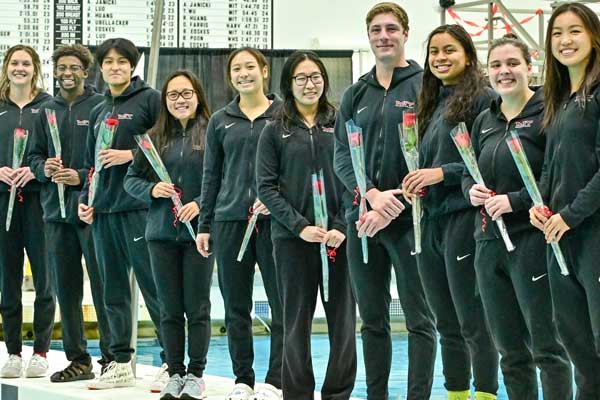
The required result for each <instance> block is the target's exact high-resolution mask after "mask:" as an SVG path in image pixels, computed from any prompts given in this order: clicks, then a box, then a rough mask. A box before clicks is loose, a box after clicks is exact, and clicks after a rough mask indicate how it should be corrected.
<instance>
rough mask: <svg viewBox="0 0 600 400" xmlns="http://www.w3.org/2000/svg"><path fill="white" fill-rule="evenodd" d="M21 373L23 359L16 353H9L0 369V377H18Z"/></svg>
mask: <svg viewBox="0 0 600 400" xmlns="http://www.w3.org/2000/svg"><path fill="white" fill-rule="evenodd" d="M22 373H23V359H22V358H21V356H20V355H18V354H11V355H10V356H8V360H6V362H5V363H4V365H3V366H2V370H0V378H20V377H21V374H22Z"/></svg>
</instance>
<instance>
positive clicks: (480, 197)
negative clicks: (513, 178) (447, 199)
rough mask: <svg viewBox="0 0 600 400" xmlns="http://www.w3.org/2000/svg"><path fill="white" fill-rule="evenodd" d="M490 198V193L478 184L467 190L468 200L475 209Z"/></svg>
mask: <svg viewBox="0 0 600 400" xmlns="http://www.w3.org/2000/svg"><path fill="white" fill-rule="evenodd" d="M490 197H492V191H491V190H490V189H488V188H486V187H485V186H484V185H480V184H479V183H476V184H474V185H473V186H471V189H469V200H470V201H471V204H472V205H474V206H475V207H477V206H482V205H483V204H484V203H485V202H486V200H487V199H489V198H490Z"/></svg>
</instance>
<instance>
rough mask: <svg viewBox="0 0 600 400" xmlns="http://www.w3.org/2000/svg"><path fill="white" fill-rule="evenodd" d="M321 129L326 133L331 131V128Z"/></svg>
mask: <svg viewBox="0 0 600 400" xmlns="http://www.w3.org/2000/svg"><path fill="white" fill-rule="evenodd" d="M321 130H322V131H323V132H326V133H333V128H323V129H321Z"/></svg>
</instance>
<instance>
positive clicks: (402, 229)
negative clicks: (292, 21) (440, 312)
mask: <svg viewBox="0 0 600 400" xmlns="http://www.w3.org/2000/svg"><path fill="white" fill-rule="evenodd" d="M366 22H367V31H368V36H369V42H370V45H371V50H372V51H373V54H374V55H375V60H376V63H375V67H374V68H373V69H372V70H371V71H370V72H368V73H367V74H365V75H363V76H362V77H361V78H360V79H359V81H358V82H357V83H355V84H354V85H352V86H351V87H350V88H349V89H348V90H347V91H346V93H345V94H344V96H343V98H342V104H341V107H340V110H339V112H338V116H337V121H336V128H335V135H336V142H335V159H334V163H335V171H336V174H337V175H338V177H339V178H340V180H341V181H342V182H343V183H344V185H345V186H346V189H347V191H348V193H346V195H347V196H350V195H352V196H354V193H355V188H356V187H357V183H356V179H355V177H354V172H353V169H352V160H351V156H350V149H349V146H348V139H347V133H346V129H345V126H344V124H345V122H346V121H348V120H349V119H353V120H354V122H355V123H356V124H357V125H358V126H360V127H361V128H362V130H363V146H364V148H365V164H366V175H367V176H366V178H367V193H366V199H367V202H368V207H369V211H368V212H367V213H366V215H365V216H364V218H361V220H359V218H358V207H354V208H352V209H350V210H349V211H348V212H347V213H346V218H347V220H348V231H347V235H346V236H347V238H348V244H347V255H348V265H349V268H350V278H351V281H352V287H353V290H354V293H355V296H356V301H357V303H358V307H359V311H360V316H361V318H362V328H361V334H362V339H363V342H364V345H363V348H364V350H365V351H364V359H365V369H366V378H367V397H368V398H369V399H370V400H371V399H387V397H388V379H389V374H390V366H391V359H392V343H391V336H390V319H389V305H390V300H391V296H390V280H391V278H390V277H391V269H390V267H391V266H393V267H394V270H395V272H396V284H397V287H398V295H399V297H400V303H401V305H402V308H403V310H404V315H405V317H406V327H407V329H408V332H409V356H408V357H409V368H408V391H407V397H406V398H407V399H409V400H417V399H418V400H425V399H429V396H430V393H431V385H432V382H433V367H434V363H435V350H436V344H435V338H436V335H435V329H434V324H433V316H432V314H431V311H430V310H429V307H428V305H427V303H426V300H425V295H424V292H423V287H422V285H421V281H420V278H419V275H418V271H417V265H416V260H415V258H414V257H411V250H412V249H413V248H414V237H413V229H412V219H411V215H410V214H411V213H410V212H407V211H404V209H405V205H404V204H403V203H402V202H401V201H400V200H399V198H398V196H399V195H400V194H401V190H399V189H398V188H399V187H400V186H401V183H402V179H403V178H404V176H405V175H406V173H407V172H408V170H407V167H406V164H405V163H404V159H403V158H402V155H401V154H402V152H401V149H400V143H399V137H398V124H399V123H402V112H403V111H404V110H407V109H412V108H414V107H415V99H416V98H417V94H418V91H419V86H420V83H421V76H422V69H421V68H420V67H419V66H418V65H417V64H416V63H415V62H413V61H407V60H406V59H405V56H404V43H405V42H406V40H407V38H408V16H407V15H406V12H405V11H404V10H403V9H402V8H401V7H399V6H398V5H397V4H395V3H391V2H385V3H379V4H377V5H375V6H374V7H373V8H372V9H371V10H370V11H369V13H368V14H367V18H366ZM403 211H404V212H403ZM363 235H367V236H368V237H369V238H370V239H369V240H368V248H369V249H368V250H369V263H368V264H367V265H365V264H363V259H362V250H361V241H360V237H359V236H363Z"/></svg>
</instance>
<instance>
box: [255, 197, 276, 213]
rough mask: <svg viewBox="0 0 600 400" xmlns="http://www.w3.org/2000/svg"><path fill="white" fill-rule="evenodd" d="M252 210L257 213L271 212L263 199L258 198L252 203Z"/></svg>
mask: <svg viewBox="0 0 600 400" xmlns="http://www.w3.org/2000/svg"><path fill="white" fill-rule="evenodd" d="M252 212H253V213H257V214H263V215H269V214H271V212H270V211H269V209H268V208H267V207H266V206H265V205H264V204H263V203H262V201H260V200H258V199H256V201H255V202H254V204H253V205H252Z"/></svg>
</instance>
